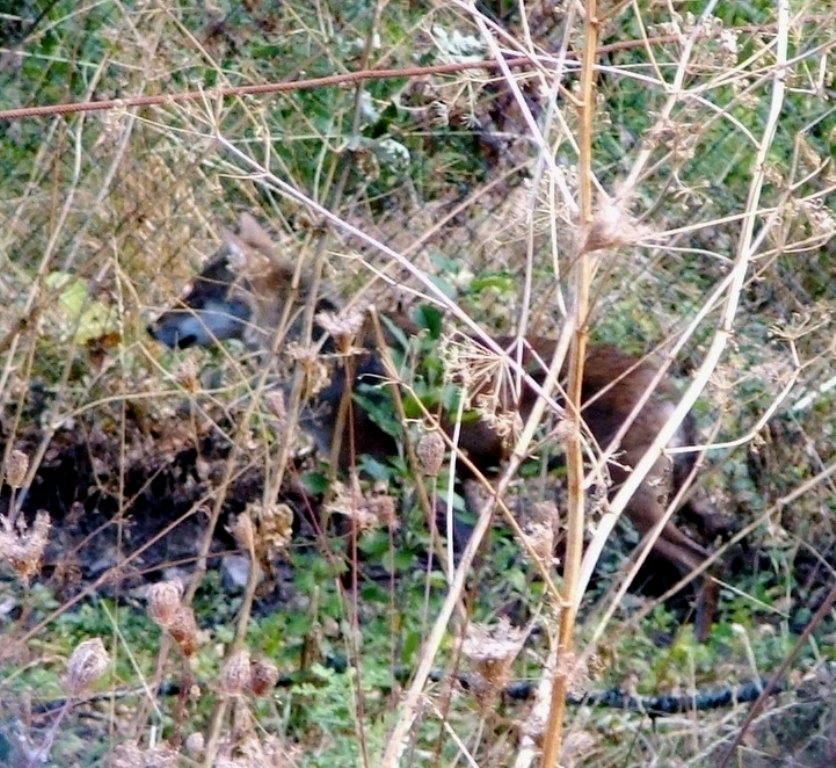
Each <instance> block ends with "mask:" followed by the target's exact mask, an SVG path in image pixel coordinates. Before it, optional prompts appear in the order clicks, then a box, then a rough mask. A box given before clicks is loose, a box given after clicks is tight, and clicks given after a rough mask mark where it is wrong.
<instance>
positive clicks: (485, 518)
mask: <svg viewBox="0 0 836 768" xmlns="http://www.w3.org/2000/svg"><path fill="white" fill-rule="evenodd" d="M573 331H574V328H573V324H572V323H571V322H567V323H566V326H565V327H564V329H563V333H562V334H561V337H560V339H559V341H558V344H557V345H556V348H555V354H554V358H553V360H552V362H551V366H550V367H549V371H548V374H547V376H546V380H545V381H544V383H543V388H542V394H541V395H538V397H537V400H536V401H535V403H534V406H533V407H532V409H531V415H530V416H529V418H528V420H527V421H526V423H525V425H524V427H523V430H522V433H521V434H520V437H519V438H518V440H517V443H516V445H515V446H514V450H513V452H512V454H511V457H510V459H509V460H508V463H507V464H506V466H505V470H504V471H503V473H502V476H501V477H500V479H499V481H498V482H497V484H496V487H495V488H493V487H491V485H490V484H489V483H488V482H487V480H485V478H484V477H483V476H482V475H481V473H478V472H477V473H476V478H477V479H478V480H479V481H480V482H481V483H482V484H483V487H485V488H486V490H488V491H489V492H490V494H491V498H490V500H489V501H488V502H487V503H486V504H485V507H484V508H483V509H481V510H480V514H479V520H478V521H477V523H476V526H475V527H474V529H473V532H472V533H471V538H470V541H468V543H467V546H466V547H465V550H464V552H463V553H462V556H461V559H460V560H459V566H458V568H456V570H455V572H454V573H453V579H452V582H451V584H450V588H449V590H448V593H447V597H446V598H445V600H444V604H443V605H442V607H441V609H440V610H439V613H438V616H437V617H436V620H435V623H434V624H433V628H432V630H431V632H430V635H429V637H428V638H427V641H426V643H425V644H424V648H423V649H422V653H421V660H420V662H419V664H418V668H417V669H416V671H415V676H414V677H413V679H412V683H411V685H410V686H409V689H408V690H407V692H406V695H405V696H404V701H403V704H402V711H401V714H400V717H399V718H398V721H397V722H396V723H395V725H394V727H393V728H392V732H391V734H390V735H389V739H388V744H387V747H386V751H385V753H384V755H383V759H382V761H381V766H383V768H397V766H398V764H399V759H400V756H401V754H402V752H403V749H404V748H405V746H406V743H407V738H408V736H409V732H410V729H411V728H412V724H413V723H414V721H415V717H416V715H417V712H418V707H419V702H420V699H421V696H422V693H423V690H424V686H425V685H426V683H427V679H428V678H429V675H430V672H431V670H432V664H433V660H434V659H435V656H436V654H437V653H438V649H439V648H440V646H441V642H442V640H443V639H444V633H445V632H446V629H447V624H448V623H449V621H450V617H451V616H452V614H453V611H454V610H455V607H456V605H457V604H458V603H459V601H460V600H461V596H462V594H463V591H464V586H465V580H466V578H467V576H468V574H469V572H470V567H471V565H472V564H473V560H474V558H475V556H476V553H477V552H478V551H479V547H480V545H481V543H482V540H483V539H484V537H485V534H486V533H487V532H488V530H489V529H490V527H491V523H492V520H493V512H494V510H495V509H496V507H497V506H500V507H502V508H503V509H504V511H505V512H506V514H507V518H508V519H509V521H510V522H511V523H512V524H513V526H514V530H515V533H517V535H518V536H519V537H520V540H523V537H522V536H520V531H519V526H518V525H516V521H514V520H513V515H511V514H510V512H508V511H507V510H505V508H504V505H503V504H502V497H503V495H504V494H505V491H506V490H507V488H508V484H509V483H510V482H511V480H512V479H513V478H514V476H515V475H516V473H517V470H518V469H519V467H520V465H521V464H522V463H523V461H524V460H525V458H526V456H527V454H528V449H529V446H530V445H531V443H532V441H533V440H534V436H535V434H536V431H537V428H538V426H539V425H540V422H541V421H542V419H543V414H544V412H545V409H546V407H547V406H548V405H549V402H550V400H551V398H550V396H549V393H550V392H551V391H552V390H553V389H554V387H555V386H556V384H557V379H558V377H559V374H560V369H561V367H562V363H563V358H564V356H565V353H566V347H567V344H568V341H569V338H570V336H571V334H572V333H573ZM506 358H507V355H506ZM442 434H443V433H442ZM454 448H455V446H454ZM460 458H461V459H462V460H465V461H466V459H465V457H460ZM469 466H470V467H471V469H475V467H472V465H469ZM535 561H536V562H538V563H539V560H538V559H536V558H535ZM542 570H545V569H542ZM545 584H546V588H547V590H548V591H549V593H550V594H552V595H553V596H556V597H555V604H556V605H557V606H558V608H563V606H564V601H563V599H562V598H561V597H560V596H559V593H558V592H557V590H556V588H555V587H554V584H553V582H552V579H551V578H550V576H549V574H548V572H547V571H546V572H545Z"/></svg>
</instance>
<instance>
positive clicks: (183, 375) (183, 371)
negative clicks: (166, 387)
mask: <svg viewBox="0 0 836 768" xmlns="http://www.w3.org/2000/svg"><path fill="white" fill-rule="evenodd" d="M177 382H178V383H179V384H180V386H181V387H183V389H185V390H186V392H198V391H200V377H199V376H198V373H197V365H195V362H194V360H193V359H191V358H186V359H185V360H183V362H182V363H181V364H180V366H179V367H178V370H177Z"/></svg>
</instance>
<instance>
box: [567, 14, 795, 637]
mask: <svg viewBox="0 0 836 768" xmlns="http://www.w3.org/2000/svg"><path fill="white" fill-rule="evenodd" d="M778 10H779V13H778V35H777V40H776V56H777V62H776V64H775V72H774V75H773V78H774V84H773V90H772V100H771V103H770V110H769V116H768V119H767V123H766V125H765V127H764V134H763V137H762V139H761V141H760V142H759V146H758V152H757V156H756V160H755V168H754V173H753V176H752V181H751V183H750V186H749V195H748V199H747V203H746V211H745V214H744V216H743V227H742V231H741V235H740V240H739V241H738V247H737V254H736V256H735V260H734V264H733V266H732V269H731V271H730V272H729V274H728V275H727V276H726V278H724V280H723V281H722V286H723V288H724V289H725V290H726V299H725V303H724V306H723V309H722V316H721V322H720V327H719V328H718V329H717V331H716V333H715V335H714V338H713V339H712V342H711V345H710V347H709V349H708V351H707V352H706V355H705V359H704V360H703V362H702V364H701V365H700V367H699V369H698V370H697V372H696V373H695V374H694V377H693V380H692V382H691V384H690V385H689V387H688V389H687V390H686V391H685V393H684V394H683V396H682V399H681V400H680V402H679V403H678V405H677V406H676V408H675V409H674V410H673V412H672V413H671V415H670V418H669V419H668V421H667V423H666V424H665V426H664V427H663V428H662V430H661V431H660V433H659V435H658V436H657V438H656V440H655V441H654V442H653V445H652V446H651V447H650V448H649V449H648V451H647V452H646V453H645V455H644V456H643V457H642V458H641V459H640V460H639V462H638V463H637V464H636V466H635V467H634V468H633V471H632V472H631V473H630V476H629V477H628V478H627V480H626V482H625V483H624V485H623V486H622V487H621V488H620V489H619V491H618V493H616V495H615V497H614V498H613V500H612V502H611V505H610V508H611V512H612V514H611V515H605V517H604V519H603V520H602V521H601V525H600V526H599V535H598V536H597V537H596V539H595V540H594V541H593V542H592V543H591V544H590V546H589V549H588V550H587V553H586V556H585V557H584V564H583V574H582V577H581V580H582V586H583V588H584V589H585V588H586V585H587V584H588V583H589V579H590V578H591V575H592V571H593V570H594V568H595V564H596V563H597V562H598V557H599V556H600V554H601V549H602V548H603V542H604V540H605V539H606V538H607V537H608V536H609V535H610V534H611V533H612V529H613V527H614V525H615V521H616V519H617V517H616V516H617V515H618V514H619V513H620V511H621V510H623V509H624V507H625V506H626V504H627V502H628V501H629V500H630V498H631V497H632V495H633V493H635V491H636V489H637V488H638V486H639V484H640V483H641V482H642V481H643V480H644V478H645V476H646V475H647V473H648V472H649V471H650V469H651V467H652V466H653V464H654V463H655V461H656V459H657V457H658V456H659V453H660V451H661V450H662V448H663V447H664V446H665V445H667V443H668V442H669V441H670V440H671V439H672V437H673V436H674V434H675V432H676V430H677V429H678V428H679V425H680V423H681V422H682V420H683V419H684V418H685V416H686V415H687V414H688V412H689V411H690V410H691V408H692V407H693V405H694V403H695V402H696V400H697V398H698V397H699V395H700V393H701V392H702V390H703V389H704V388H705V386H706V385H707V384H708V380H709V378H710V376H711V374H712V373H713V371H714V369H715V368H716V367H717V364H718V363H719V361H720V358H721V356H722V354H723V351H724V350H725V347H726V343H727V342H728V339H729V337H730V336H731V334H732V332H733V328H734V318H735V314H736V312H737V306H738V304H739V301H740V294H741V291H742V290H743V286H744V283H745V279H746V273H747V271H748V268H749V263H750V261H751V259H752V257H753V253H754V251H753V238H754V228H755V221H756V219H757V217H758V202H759V200H760V193H761V189H762V187H763V181H764V168H765V161H766V156H767V153H768V151H769V148H770V146H771V144H772V140H773V138H774V136H775V131H776V127H777V124H778V118H779V117H780V114H781V107H782V105H783V97H784V90H785V86H784V76H785V73H784V66H785V64H786V51H787V39H788V29H789V12H788V9H787V3H786V0H780V2H779V6H778ZM762 234H763V233H762ZM601 632H603V627H600V626H599V627H598V629H596V633H595V635H596V637H597V636H600V633H601Z"/></svg>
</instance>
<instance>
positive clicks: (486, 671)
mask: <svg viewBox="0 0 836 768" xmlns="http://www.w3.org/2000/svg"><path fill="white" fill-rule="evenodd" d="M527 634H528V633H527V632H526V630H524V629H518V628H516V627H512V626H511V624H510V623H509V622H508V621H507V620H506V619H501V620H500V621H499V623H498V624H497V625H496V626H494V627H488V626H486V625H484V624H472V625H471V626H470V628H469V629H468V632H467V637H465V639H464V643H462V654H463V655H464V656H465V657H466V658H467V659H469V660H470V662H471V664H472V665H473V668H474V671H475V673H476V676H477V680H476V682H475V684H474V686H473V689H474V691H475V693H476V697H477V700H478V701H479V704H480V705H481V706H482V707H483V708H485V709H489V708H491V707H493V706H494V704H495V703H496V699H497V698H498V696H499V695H500V694H501V693H502V689H503V688H504V687H505V685H506V684H507V682H508V680H509V679H510V676H511V665H512V664H513V662H514V659H515V658H517V654H518V653H519V652H520V650H521V649H522V646H523V643H524V642H525V638H526V635H527Z"/></svg>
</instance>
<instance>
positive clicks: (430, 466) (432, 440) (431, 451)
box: [415, 430, 445, 477]
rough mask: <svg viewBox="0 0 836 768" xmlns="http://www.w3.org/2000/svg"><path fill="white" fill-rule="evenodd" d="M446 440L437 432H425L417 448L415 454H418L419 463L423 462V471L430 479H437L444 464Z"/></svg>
mask: <svg viewBox="0 0 836 768" xmlns="http://www.w3.org/2000/svg"><path fill="white" fill-rule="evenodd" d="M444 448H445V446H444V438H443V437H442V436H441V435H440V434H439V433H438V431H437V430H432V431H430V432H424V434H423V435H421V439H420V440H419V441H418V445H417V446H415V453H416V454H418V461H419V462H421V469H422V471H423V472H424V473H425V474H427V475H429V476H430V477H437V476H438V473H439V471H441V465H442V464H443V463H444Z"/></svg>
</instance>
